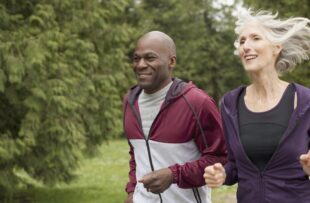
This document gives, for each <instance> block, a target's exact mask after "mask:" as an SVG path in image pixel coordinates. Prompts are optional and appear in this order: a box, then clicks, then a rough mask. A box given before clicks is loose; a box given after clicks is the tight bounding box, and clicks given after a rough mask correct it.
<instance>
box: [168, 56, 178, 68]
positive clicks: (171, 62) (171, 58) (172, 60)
mask: <svg viewBox="0 0 310 203" xmlns="http://www.w3.org/2000/svg"><path fill="white" fill-rule="evenodd" d="M176 64H177V57H176V56H171V57H170V63H169V67H170V68H171V69H173V68H174V67H175V65H176Z"/></svg>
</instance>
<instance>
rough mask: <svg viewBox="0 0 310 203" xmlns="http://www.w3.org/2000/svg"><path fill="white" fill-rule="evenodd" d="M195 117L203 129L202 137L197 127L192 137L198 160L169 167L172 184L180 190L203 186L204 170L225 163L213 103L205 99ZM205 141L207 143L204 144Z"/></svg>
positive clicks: (220, 124)
mask: <svg viewBox="0 0 310 203" xmlns="http://www.w3.org/2000/svg"><path fill="white" fill-rule="evenodd" d="M196 109H198V110H197V116H198V118H199V120H200V123H201V127H202V129H203V132H204V133H203V135H202V133H201V130H199V126H198V125H197V129H198V130H197V132H196V135H195V137H194V139H195V143H196V145H197V147H198V149H199V151H200V153H201V157H200V159H198V160H196V161H193V162H188V163H185V164H184V165H180V164H175V165H173V166H170V167H169V168H170V169H171V171H172V173H173V177H174V183H176V184H177V185H178V186H179V187H180V188H192V187H200V186H203V185H205V181H204V178H203V174H204V168H205V167H206V166H208V165H213V164H215V163H222V164H225V163H226V162H227V151H226V145H225V141H224V135H223V128H222V121H221V117H220V114H219V112H218V109H217V107H216V105H215V104H214V101H213V100H212V99H211V98H210V97H207V98H206V99H205V101H204V102H203V105H202V106H201V107H199V108H196ZM205 141H206V142H207V143H205Z"/></svg>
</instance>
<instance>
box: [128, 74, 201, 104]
mask: <svg viewBox="0 0 310 203" xmlns="http://www.w3.org/2000/svg"><path fill="white" fill-rule="evenodd" d="M172 81H173V83H172V85H171V87H170V89H169V90H168V92H167V95H166V98H165V104H168V103H170V102H171V101H172V100H174V99H176V98H178V97H180V96H182V95H184V94H185V93H186V92H188V91H189V90H190V89H192V88H194V87H196V86H195V85H194V84H193V83H192V82H189V83H186V82H184V81H183V80H181V79H179V78H172ZM141 91H142V89H141V87H140V86H138V85H135V86H133V87H132V88H131V89H130V91H129V93H128V102H129V103H130V104H131V105H133V104H134V103H135V101H136V100H137V98H138V97H139V94H140V93H141Z"/></svg>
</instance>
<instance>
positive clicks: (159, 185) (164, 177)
mask: <svg viewBox="0 0 310 203" xmlns="http://www.w3.org/2000/svg"><path fill="white" fill-rule="evenodd" d="M172 181H173V175H172V171H171V170H170V169H169V168H164V169H160V170H157V171H153V172H151V173H148V174H146V175H145V176H143V177H142V179H141V180H139V182H140V183H143V185H144V187H145V189H146V190H147V191H148V192H152V193H155V194H158V193H162V192H164V191H165V190H166V189H167V188H168V187H170V185H171V184H172Z"/></svg>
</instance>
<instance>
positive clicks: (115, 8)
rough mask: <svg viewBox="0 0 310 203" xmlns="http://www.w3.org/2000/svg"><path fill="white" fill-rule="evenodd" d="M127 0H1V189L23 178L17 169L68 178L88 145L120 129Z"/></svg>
mask: <svg viewBox="0 0 310 203" xmlns="http://www.w3.org/2000/svg"><path fill="white" fill-rule="evenodd" d="M129 3H130V1H129V0H119V1H103V0H102V1H100V0H99V1H98V0H89V1H81V0H53V1H48V0H23V1H14V0H1V1H0V17H1V19H2V20H1V22H0V27H1V29H0V104H1V105H0V118H1V122H0V123H1V124H0V166H1V167H0V191H1V194H6V192H8V191H10V190H14V188H15V186H16V185H17V184H18V183H20V181H21V180H20V179H19V178H18V177H19V176H17V173H16V171H19V170H24V171H26V172H27V173H28V174H29V175H30V176H31V177H33V178H35V179H37V180H41V181H43V182H44V183H47V184H53V183H55V182H56V181H69V180H70V179H71V178H72V170H73V169H74V168H76V166H77V165H78V161H79V159H80V157H81V155H82V153H83V152H85V151H87V152H93V151H94V150H95V149H96V146H97V145H98V144H100V143H102V141H103V140H104V139H106V138H107V136H112V137H113V136H114V137H115V136H119V135H120V134H121V132H122V122H121V114H122V112H121V110H122V109H121V97H122V95H123V94H124V89H125V88H127V87H128V85H129V84H130V83H131V80H130V74H129V71H130V68H129V63H128V59H127V54H128V47H129V46H132V45H131V44H132V41H133V40H132V36H134V34H132V33H134V30H133V29H132V27H131V26H130V25H128V24H127V23H126V16H125V12H124V11H125V10H126V9H127V7H128V6H129ZM128 78H129V79H128ZM2 191H6V192H2Z"/></svg>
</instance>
